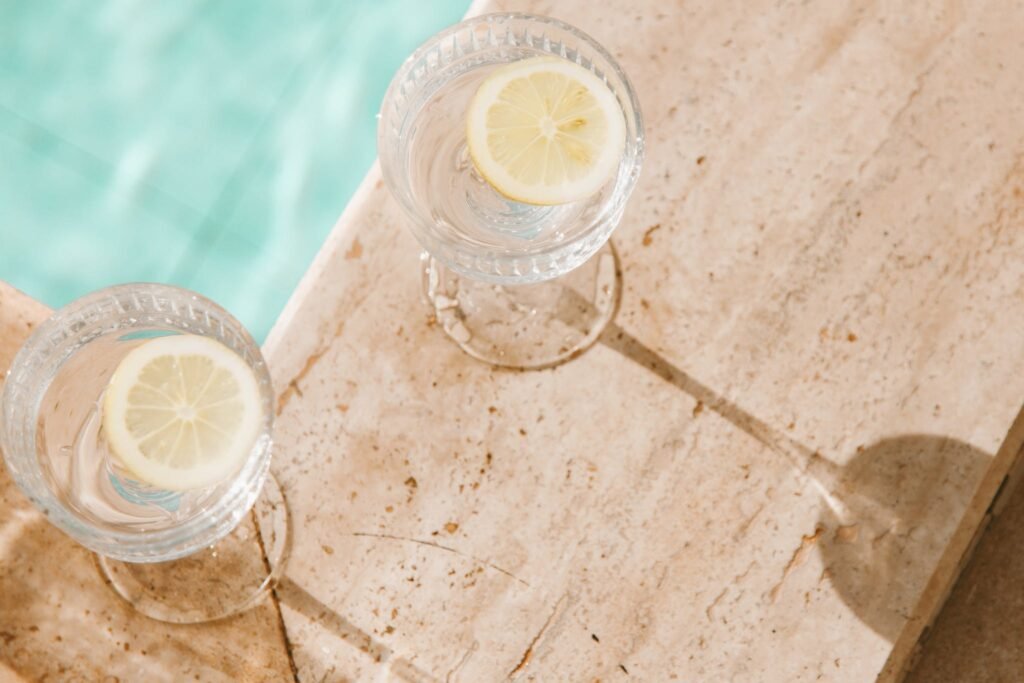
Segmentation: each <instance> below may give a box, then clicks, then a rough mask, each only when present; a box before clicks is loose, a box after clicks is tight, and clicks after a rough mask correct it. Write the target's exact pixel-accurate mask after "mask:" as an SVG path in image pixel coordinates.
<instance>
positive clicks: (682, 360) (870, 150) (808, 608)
mask: <svg viewBox="0 0 1024 683" xmlns="http://www.w3.org/2000/svg"><path fill="white" fill-rule="evenodd" d="M497 7H500V8H504V9H511V8H513V7H514V8H517V9H525V10H532V11H537V12H540V13H547V14H554V15H557V16H559V17H562V18H564V19H566V20H567V21H570V22H571V23H574V24H577V25H579V26H580V27H581V28H583V29H584V30H586V31H587V32H589V33H591V34H592V35H594V36H595V37H596V38H597V39H598V40H599V41H601V42H602V43H604V44H605V45H606V46H608V48H609V49H610V50H611V51H612V52H613V53H614V54H615V55H616V56H617V57H618V58H619V59H620V60H621V62H622V64H623V66H624V67H625V69H626V71H627V72H628V73H629V74H630V75H631V76H632V78H633V79H634V82H635V85H636V86H637V90H638V92H639V97H640V100H641V104H642V106H643V109H644V112H645V114H646V117H647V131H648V142H649V145H648V149H649V156H648V160H647V164H646V167H645V169H644V173H643V177H642V179H641V182H640V185H639V188H638V190H637V192H636V194H635V195H634V198H633V200H632V202H631V203H630V206H629V208H628V209H627V211H626V215H625V218H624V220H623V223H622V226H621V227H620V229H619V231H618V232H617V233H616V236H615V238H614V239H615V241H616V244H617V246H618V249H619V253H620V255H621V258H622V265H623V270H624V283H625V290H624V295H623V300H622V307H621V311H620V313H619V315H618V318H617V321H616V324H615V325H614V326H613V327H611V328H610V329H609V330H608V331H607V332H606V334H605V335H604V336H603V337H602V339H601V341H600V343H599V344H598V345H597V346H596V347H595V348H593V349H592V350H591V351H589V352H588V353H586V354H585V355H584V356H583V357H581V358H579V359H578V360H575V361H574V362H572V363H569V364H567V365H565V366H562V367H559V368H556V369H554V370H547V371H542V372H532V373H515V372H507V371H501V370H495V369H492V368H490V367H487V366H485V365H482V364H480V363H477V362H474V361H473V360H472V359H470V358H468V357H467V356H465V355H464V354H462V353H461V352H460V351H459V350H458V349H457V348H456V347H455V346H454V345H452V344H451V343H450V342H449V341H447V340H446V339H445V338H444V337H443V336H442V335H441V334H440V333H439V332H438V330H436V329H433V328H432V327H431V325H430V324H429V322H428V320H427V319H426V317H425V314H424V310H423V309H422V308H421V305H420V303H419V296H418V272H417V248H416V245H415V243H414V241H413V239H412V238H411V237H410V236H409V234H408V232H407V231H406V230H405V229H404V228H403V223H404V220H405V219H404V217H403V216H402V215H401V213H400V212H399V210H398V209H397V207H396V205H395V203H394V202H393V201H392V200H391V198H390V197H389V195H388V193H387V190H386V189H385V188H384V187H383V185H382V183H381V182H380V180H379V174H378V173H377V171H374V172H372V173H371V174H370V176H369V178H368V179H367V181H366V182H365V184H364V186H363V188H362V190H361V192H360V194H359V195H358V196H357V197H356V199H355V200H354V201H353V203H352V205H351V206H350V208H349V210H348V212H347V213H346V214H345V216H344V217H343V218H342V220H341V222H340V223H339V225H338V226H337V228H336V229H335V231H334V232H333V234H332V236H331V238H330V239H329V240H328V242H327V243H326V245H325V246H324V248H323V249H322V250H321V252H320V255H319V257H318V259H317V261H316V262H315V263H314V265H313V267H312V268H311V270H310V271H309V273H308V274H307V277H306V279H305V280H304V282H303V284H302V285H301V286H300V288H299V290H298V291H297V293H296V294H295V296H294V297H293V298H292V300H291V303H290V304H289V307H288V308H287V310H286V311H285V313H284V315H283V317H282V319H281V320H280V321H279V324H278V326H277V327H276V328H275V330H274V331H273V332H272V334H271V337H270V338H269V339H268V343H267V347H266V350H267V352H268V355H269V360H270V362H271V365H272V367H273V369H274V373H275V381H276V382H277V383H278V385H279V389H280V390H281V392H282V393H281V398H280V401H279V412H280V415H279V419H278V423H277V425H278V427H277V429H278V437H279V443H280V448H279V451H278V457H279V460H278V461H277V464H276V471H277V473H278V477H279V478H280V480H281V482H282V485H283V486H284V488H285V492H286V494H287V496H288V498H289V501H290V503H291V506H292V512H293V514H294V517H295V520H296V525H297V527H298V528H299V529H300V531H299V532H298V533H297V534H296V537H295V546H294V555H293V559H292V563H291V566H290V569H289V572H288V580H287V582H286V583H285V585H284V586H283V588H282V590H281V591H280V596H281V602H282V609H283V614H284V619H285V623H286V626H287V629H288V632H289V637H290V640H291V642H292V644H293V653H294V656H295V661H296V665H297V667H298V670H299V673H300V676H301V677H302V678H303V680H320V679H321V678H322V677H326V679H327V680H349V679H351V680H372V679H373V676H375V675H378V674H379V675H383V674H384V672H386V671H390V672H391V673H392V674H394V675H396V676H397V677H399V678H400V679H405V680H420V679H432V680H451V681H467V682H475V681H491V680H502V679H506V678H511V679H517V680H538V681H539V680H545V681H548V680H552V681H554V680H557V681H561V680H573V681H592V680H595V679H600V680H602V681H609V680H625V679H627V678H629V679H633V680H643V681H672V680H679V681H716V682H717V681H759V682H766V681H780V682H781V681H785V682H787V683H789V682H793V681H815V680H828V681H858V682H860V681H870V680H875V679H876V678H877V679H881V680H892V679H894V678H896V677H898V676H899V675H900V674H901V672H902V669H903V667H904V666H905V664H906V662H907V661H908V658H909V655H910V652H911V650H912V649H913V646H914V644H915V643H916V641H917V638H918V636H919V634H920V632H921V630H922V629H923V628H924V626H925V625H926V624H927V623H928V622H929V621H930V620H931V618H932V616H933V614H934V611H935V610H936V609H937V607H938V605H939V604H940V602H941V600H942V599H943V598H944V597H945V595H946V593H947V591H948V589H949V586H950V583H951V581H952V579H953V577H954V576H955V574H956V570H957V567H958V566H959V564H960V562H961V559H962V557H963V555H964V553H965V552H966V550H967V548H968V546H969V543H970V541H971V538H972V536H973V533H974V531H975V530H976V529H977V527H978V525H979V524H980V522H981V520H982V519H983V518H984V514H985V510H986V508H987V507H988V505H989V502H990V501H991V500H992V497H993V496H994V494H995V491H996V489H997V488H998V486H999V484H1000V482H1001V481H1002V479H1003V477H1004V475H1005V473H1006V472H1007V471H1008V469H1009V467H1010V465H1011V463H1012V461H1013V459H1014V458H1015V456H1016V454H1017V452H1018V450H1019V446H1020V444H1021V440H1022V437H1024V433H1022V432H1024V430H1022V429H1021V428H1020V426H1018V428H1016V429H1012V430H1011V426H1012V425H1013V424H1014V420H1015V419H1016V417H1017V415H1018V413H1019V412H1020V409H1021V403H1022V398H1024V328H1022V327H1021V326H1020V325H1019V324H1017V323H1016V322H1015V321H1019V320H1021V319H1024V318H1022V316H1024V296H1022V285H1024V230H1021V229H1020V225H1021V223H1022V221H1024V129H1022V128H1021V127H1020V125H1019V122H1020V121H1021V120H1022V116H1024V70H1021V69H1019V68H1015V67H1014V65H1020V64H1022V63H1024V43H1022V42H1021V40H1020V31H1019V27H1020V26H1021V25H1024V7H1022V6H1020V5H1019V4H1016V5H1011V4H1008V3H1005V2H1001V1H995V0H989V1H986V2H978V3H970V4H969V5H968V4H966V3H964V4H960V3H947V2H931V3H917V4H915V5H913V6H909V5H905V4H901V5H894V4H886V3H869V2H862V3H832V4H821V3H819V4H799V3H781V4H780V3H776V2H768V1H762V0H756V1H755V2H752V3H721V2H711V1H707V2H687V3H685V4H683V5H677V4H673V3H663V2H654V1H653V0H651V1H647V2H624V1H622V2H612V3H602V4H601V5H600V9H599V10H597V9H596V6H595V5H593V4H591V3H583V2H578V1H570V2H563V3H557V4H556V3H546V2H526V3H494V4H492V3H482V4H480V5H478V6H477V7H476V10H478V11H484V10H487V9H491V8H497Z"/></svg>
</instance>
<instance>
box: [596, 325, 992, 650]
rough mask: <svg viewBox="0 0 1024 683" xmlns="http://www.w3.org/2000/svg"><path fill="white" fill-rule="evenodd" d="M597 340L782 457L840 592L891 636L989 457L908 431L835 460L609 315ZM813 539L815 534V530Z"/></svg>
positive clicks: (861, 614)
mask: <svg viewBox="0 0 1024 683" xmlns="http://www.w3.org/2000/svg"><path fill="white" fill-rule="evenodd" d="M599 341H600V343H601V344H603V345H605V346H606V347H608V348H610V349H612V350H614V351H616V352H618V353H620V354H622V355H623V356H624V357H625V358H628V359H629V360H631V361H633V362H634V363H637V364H638V365H640V366H642V367H645V368H647V369H648V370H650V371H651V372H652V373H654V374H655V375H657V376H659V377H661V378H662V379H663V380H665V381H666V382H668V383H670V384H672V385H674V386H675V387H676V388H678V389H679V390H680V391H683V392H685V393H687V394H689V395H690V396H692V397H693V398H694V399H696V400H697V401H699V404H700V405H702V407H703V408H706V409H708V410H711V411H714V412H716V413H717V414H718V415H719V416H720V417H722V418H724V419H725V420H727V421H729V422H730V423H732V425H733V426H735V427H736V428H738V429H740V430H742V431H744V432H746V433H747V434H749V435H750V436H752V437H753V438H755V439H757V440H758V441H760V442H761V443H762V444H764V445H765V446H766V447H767V448H769V449H770V450H772V451H774V452H775V453H777V454H778V455H780V456H782V457H783V458H785V459H786V460H788V461H789V462H790V464H791V465H792V466H793V470H794V473H795V474H797V476H800V477H804V478H806V481H807V483H808V485H809V486H811V487H812V488H813V489H814V490H815V491H816V492H817V494H818V495H819V496H820V497H821V499H822V502H823V505H822V513H821V517H820V520H819V524H818V527H819V529H820V533H821V536H820V539H821V540H819V541H817V543H818V544H819V547H820V551H821V553H822V555H823V559H824V564H825V567H826V573H827V575H828V576H830V578H831V581H832V584H833V585H834V586H835V589H836V591H837V592H838V593H839V595H840V597H841V598H842V600H843V601H844V602H845V603H846V604H847V605H849V607H850V609H851V610H852V611H853V612H854V613H855V614H856V615H857V616H858V617H859V618H860V619H861V620H862V621H863V622H864V623H865V624H867V625H868V626H869V627H870V628H871V629H873V630H874V631H875V632H876V633H878V634H879V635H881V636H883V637H884V638H886V639H888V640H889V641H890V642H894V641H895V639H896V637H897V636H898V635H899V633H900V631H901V630H902V628H903V627H904V625H905V624H906V621H907V619H908V618H909V617H910V616H911V614H912V613H913V610H914V608H915V607H916V603H917V599H918V598H919V596H920V594H921V590H922V588H923V587H924V585H925V584H926V583H927V581H928V580H929V578H930V577H931V574H932V572H933V570H934V568H935V564H936V562H937V561H938V560H939V558H940V557H941V555H942V552H943V551H944V549H945V546H946V543H947V542H948V540H949V538H950V536H951V534H952V533H953V530H954V529H955V527H956V525H957V524H959V522H960V518H961V516H962V515H963V513H964V510H965V508H966V505H967V500H968V499H969V497H970V495H969V494H970V493H971V491H967V490H966V489H968V488H971V487H973V486H975V485H976V484H977V482H978V481H979V479H980V477H981V475H982V473H983V471H984V469H985V467H987V465H988V463H989V462H990V460H991V456H990V455H989V454H987V453H984V452H982V451H980V450H978V449H976V448H974V447H972V446H970V445H969V444H966V443H963V442H962V441H957V440H956V439H951V438H947V437H941V436H934V435H927V434H910V435H904V436H899V437H895V438H891V439H885V440H882V441H879V442H878V443H876V444H873V445H871V446H869V447H867V448H862V449H859V450H858V453H857V454H856V455H855V457H854V458H853V459H852V460H851V461H850V462H849V463H848V464H847V465H845V466H839V465H837V464H835V463H833V462H831V461H829V460H827V459H825V458H823V457H821V455H820V454H819V453H818V452H816V451H814V450H812V449H810V448H808V447H807V446H805V445H804V444H801V443H799V442H798V441H795V440H794V439H792V438H790V437H789V436H787V435H786V434H784V433H782V432H781V431H780V430H778V429H776V428H774V427H773V426H772V425H771V424H769V423H767V422H765V421H763V420H761V419H759V418H758V417H757V416H756V415H752V414H751V413H749V412H748V411H746V410H745V409H744V408H743V407H742V406H740V405H738V404H737V403H735V402H733V401H731V400H729V399H728V398H726V397H725V396H722V395H721V394H719V393H718V392H716V391H715V390H714V389H713V388H711V387H710V386H708V385H705V384H703V383H701V382H700V381H699V380H697V379H696V378H695V377H693V376H692V375H690V374H689V373H687V372H686V371H684V370H683V369H682V368H680V367H678V366H676V365H674V364H673V363H671V362H670V361H668V360H667V359H666V358H664V357H663V356H661V355H659V354H657V353H656V352H655V351H653V350H652V349H650V348H649V347H647V346H645V345H644V344H643V343H641V342H640V341H639V340H638V339H637V338H636V337H633V336H632V335H630V334H629V333H628V332H626V331H625V330H623V329H622V328H621V327H620V326H618V325H616V324H615V323H612V324H610V325H608V327H607V328H606V329H605V331H604V333H603V334H602V335H601V338H600V340H599ZM815 538H818V536H815Z"/></svg>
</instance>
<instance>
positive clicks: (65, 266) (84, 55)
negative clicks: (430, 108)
mask: <svg viewBox="0 0 1024 683" xmlns="http://www.w3.org/2000/svg"><path fill="white" fill-rule="evenodd" d="M468 4H469V2H468V0H432V1H431V2H420V1H418V0H363V1H360V2H353V1H347V2H346V1H345V0H296V1H289V2H274V3H270V2H251V1H246V0H220V1H216V2H215V1H213V0H174V1H173V2H149V1H144V0H92V1H90V0H79V1H71V0H66V1H62V2H53V1H50V2H23V1H22V0H0V17H2V21H0V279H2V280H6V281H8V282H10V283H11V284H13V285H14V286H16V287H18V288H19V289H22V290H24V291H25V292H27V293H28V294H30V295H32V296H34V297H36V298H38V299H40V300H42V301H44V302H46V303H47V304H49V305H51V306H54V307H57V306H61V305H63V304H65V303H67V302H68V301H71V300H72V299H74V298H75V297H77V296H80V295H82V294H84V293H86V292H88V291H91V290H93V289H97V288H99V287H103V286H106V285H110V284H115V283H119V282H128V281H139V280H145V281H155V282H168V283H173V284H177V285H181V286H184V287H188V288H191V289H194V290H197V291H199V292H201V293H203V294H205V295H207V296H209V297H211V298H213V299H214V300H215V301H217V302H219V303H221V304H222V305H224V306H225V307H227V308H228V309H230V310H231V311H232V312H233V313H235V315H237V316H238V317H239V318H240V319H241V320H242V322H244V323H245V324H246V325H247V326H248V327H249V329H250V330H252V332H253V335H254V336H256V337H257V338H258V339H262V338H263V337H264V336H265V334H266V333H267V331H268V330H269V329H270V326H271V325H272V324H273V322H274V320H275V319H276V317H277V315H278V313H279V312H280V311H281V308H282V307H283V306H284V304H285V302H286V301H287V299H288V297H289V295H290V294H291V292H292V290H293V289H294V287H295V285H296V284H297V283H298V281H299V279H300V277H301V276H302V274H303V273H304V272H305V270H306V268H307V266H308V265H309V263H310V261H311V260H312V258H313V256H314V255H315V254H316V251H317V249H318V248H319V246H320V244H321V243H322V242H323V240H324V238H325V237H326V235H327V233H328V232H329V231H330V229H331V227H332V225H333V224H334V222H335V220H336V219H337V217H338V216H339V215H340V214H341V212H342V210H343V209H344V207H345V204H346V203H347V201H348V199H349V197H350V196H351V194H352V192H353V191H354V190H355V188H356V187H357V185H358V184H359V182H360V180H361V179H362V177H363V176H364V175H365V173H366V171H367V169H368V168H369V166H370V164H371V163H372V162H373V159H374V155H375V153H376V145H375V140H374V138H375V130H376V120H375V115H376V113H377V110H378V108H379V106H380V101H381V98H382V97H383V95H384V90H385V88H386V87H387V84H388V81H389V80H390V78H391V75H392V74H393V73H394V71H395V69H397V67H398V65H399V64H400V63H401V62H402V60H403V59H404V58H405V57H406V56H407V55H408V54H409V53H410V52H411V51H412V50H413V49H414V48H415V47H416V45H418V44H419V43H420V42H422V41H423V40H424V39H426V38H427V37H428V36H429V35H431V34H432V33H434V32H436V31H437V30H438V29H440V28H442V27H443V26H446V25H448V24H451V23H454V22H456V21H458V20H459V18H460V17H461V16H462V14H463V13H464V12H465V11H466V9H467V7H468Z"/></svg>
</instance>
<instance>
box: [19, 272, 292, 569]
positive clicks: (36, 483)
mask: <svg viewBox="0 0 1024 683" xmlns="http://www.w3.org/2000/svg"><path fill="white" fill-rule="evenodd" d="M140 293H144V294H153V295H165V296H166V295H169V296H172V297H185V298H187V299H190V300H192V301H196V302H198V303H199V304H200V305H201V306H202V307H203V308H205V309H208V312H210V313H214V314H216V315H217V316H218V317H219V318H220V322H221V324H222V326H223V327H224V328H227V329H230V331H231V332H232V333H233V334H235V335H237V336H238V338H239V340H240V341H241V343H242V344H243V345H244V347H245V350H246V352H248V353H250V354H251V356H252V358H253V359H255V362H254V363H253V362H249V361H247V363H248V364H249V365H250V367H251V368H252V370H253V372H254V373H255V374H256V376H257V379H258V381H259V383H260V388H261V399H262V400H261V403H262V404H263V406H264V410H263V415H262V416H261V431H260V436H259V437H258V438H257V441H256V443H255V444H254V445H253V448H252V450H251V451H250V453H249V455H248V457H247V458H246V461H245V463H244V464H243V465H242V468H241V469H240V470H239V471H238V472H237V473H236V474H235V475H234V477H233V478H232V479H231V482H230V484H229V485H228V489H227V490H226V491H225V493H224V494H223V495H222V496H220V497H219V498H218V499H217V500H216V502H214V503H213V504H212V505H211V506H210V507H209V508H208V509H206V510H204V511H202V512H200V513H198V514H196V515H194V516H193V517H192V518H190V519H188V520H187V521H186V522H184V523H182V524H178V525H174V526H170V527H167V528H164V529H157V530H147V531H145V532H127V531H119V530H116V529H107V528H102V527H99V526H97V525H96V524H95V523H93V522H91V521H89V520H87V519H85V518H83V517H82V516H81V515H80V514H79V513H78V512H77V511H75V510H74V509H73V508H72V507H70V506H68V505H66V504H65V503H63V502H61V501H60V499H59V498H58V497H57V495H56V492H55V491H53V490H52V489H51V488H50V486H49V485H48V484H47V482H46V478H45V476H44V475H43V465H42V464H41V463H40V462H39V456H38V454H37V451H36V447H37V435H36V429H35V424H36V421H37V420H38V418H39V410H40V408H41V404H42V401H43V398H44V397H45V395H46V391H47V390H48V389H49V387H50V385H51V383H52V382H53V379H54V376H55V372H51V373H48V374H47V375H45V376H39V375H36V376H34V377H31V378H29V381H30V382H32V383H33V384H34V385H35V386H36V387H37V388H36V389H35V390H33V391H29V394H28V396H26V397H21V396H19V394H20V393H22V390H23V387H20V386H16V385H15V383H13V382H12V380H15V381H17V380H21V379H23V378H21V377H19V374H21V373H24V372H25V371H26V370H27V369H28V368H29V367H30V366H31V364H32V363H33V362H37V361H46V360H52V358H53V355H54V354H55V353H57V349H56V348H55V347H54V346H53V344H52V341H51V340H52V338H53V337H54V336H55V335H66V338H70V337H72V336H78V337H82V336H88V335H89V334H92V333H97V332H98V333H97V334H95V335H94V336H93V337H92V338H91V339H89V340H88V341H86V342H85V344H83V347H84V346H85V345H88V344H89V343H91V342H92V341H93V340H95V339H96V338H99V337H100V336H104V335H105V334H111V333H115V332H116V331H117V330H128V329H130V328H128V327H118V326H116V325H113V323H114V322H115V321H116V320H117V318H116V316H101V317H100V318H99V319H98V320H97V321H95V322H94V323H93V324H90V325H86V326H83V327H82V328H80V329H78V330H75V331H74V332H72V333H70V334H68V327H69V323H70V321H71V320H72V319H73V318H74V316H76V315H80V314H82V313H83V312H88V311H90V310H95V308H96V307H97V306H98V305H100V304H101V303H103V302H108V301H110V300H111V299H112V297H117V296H118V295H122V296H123V295H130V296H135V295H138V294H140ZM114 300H116V298H115V299H114ZM182 331H184V330H182ZM66 360H67V359H64V360H62V361H60V362H59V363H58V364H57V368H59V367H60V365H62V364H63V363H64V362H66ZM273 397H274V393H273V385H272V383H271V378H270V373H269V370H268V368H267V364H266V360H265V359H264V358H263V355H262V352H261V351H260V348H259V345H258V344H257V343H256V341H255V339H253V337H252V335H251V334H250V333H249V331H248V330H247V329H246V327H245V326H244V325H243V324H242V323H241V322H240V321H239V320H238V319H237V318H235V317H234V316H233V315H232V314H231V313H230V312H228V311H227V310H226V309H224V308H223V307H222V306H220V305H219V304H217V303H216V302H214V301H212V300H211V299H209V298H207V297H205V296H203V295H202V294H199V293H198V292H194V291H192V290H189V289H185V288H182V287H177V286H174V285H166V284H160V283H153V282H135V283H126V284H118V285H113V286H110V287H105V288H102V289H98V290H95V291H93V292H90V293H88V294H85V295H83V296H81V297H79V298H77V299H75V300H74V301H72V302H70V303H68V304H66V305H65V306H62V307H61V308H59V309H56V310H54V311H53V313H52V314H51V315H50V316H49V317H48V318H47V319H46V320H45V321H43V322H42V323H41V324H39V325H38V326H37V327H36V328H35V329H34V330H33V331H32V334H31V335H29V337H28V339H26V340H25V342H24V343H23V344H22V346H21V347H20V348H19V349H18V352H17V353H16V354H15V356H14V359H13V360H12V362H11V366H10V368H9V369H8V371H7V374H6V379H5V381H4V385H3V391H2V392H0V418H2V419H0V448H2V450H3V459H4V462H5V465H6V466H7V469H8V471H9V472H10V474H11V476H12V479H13V480H14V482H15V484H17V486H18V488H19V489H20V490H21V491H22V493H23V494H24V495H25V496H26V497H27V498H28V499H29V500H30V501H31V502H32V503H33V505H34V506H35V507H36V508H39V509H41V511H42V512H43V513H44V514H45V515H46V517H47V519H48V521H49V522H50V523H52V524H53V525H54V526H56V527H58V528H59V529H61V531H63V532H65V533H67V534H68V535H69V536H71V537H72V538H73V539H74V540H75V541H76V542H78V543H80V544H81V545H83V546H85V547H87V548H89V549H90V550H93V551H95V552H97V553H99V554H101V555H104V556H106V557H111V558H114V559H118V560H123V561H128V562H159V561H166V560H172V559H177V558H180V557H184V556H187V555H190V554H192V553H194V552H196V551H197V550H199V549H200V548H202V547H204V546H206V545H210V544H211V543H212V542H215V541H216V540H219V539H220V538H222V537H223V536H224V535H226V534H227V533H230V531H231V530H232V529H234V527H235V526H237V524H238V523H239V522H240V521H241V519H242V517H243V516H244V515H245V514H246V513H247V512H248V510H249V508H251V506H252V504H253V503H254V502H255V500H256V496H257V495H258V493H259V490H260V488H262V485H263V481H264V479H265V478H266V475H267V472H268V471H269V465H270V455H271V450H272V434H273V421H274V409H273ZM22 398H32V404H31V405H28V406H26V405H17V404H16V403H17V401H18V399H22ZM16 417H20V418H21V420H20V421H25V420H28V421H30V422H31V423H32V425H31V427H30V428H28V429H25V430H24V431H23V432H19V431H18V429H19V424H14V423H15V422H18V421H19V420H16V419H14V418H16ZM24 426H28V425H24ZM21 461H23V462H21Z"/></svg>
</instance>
